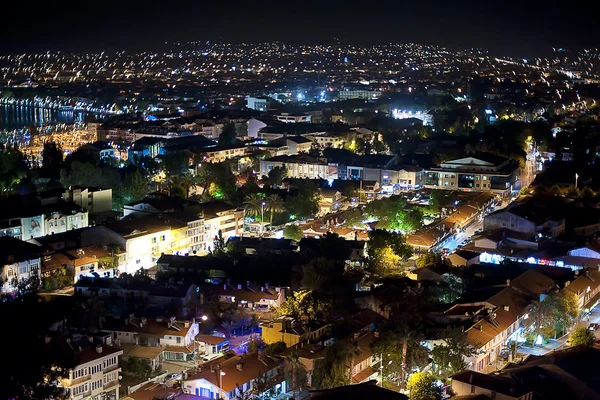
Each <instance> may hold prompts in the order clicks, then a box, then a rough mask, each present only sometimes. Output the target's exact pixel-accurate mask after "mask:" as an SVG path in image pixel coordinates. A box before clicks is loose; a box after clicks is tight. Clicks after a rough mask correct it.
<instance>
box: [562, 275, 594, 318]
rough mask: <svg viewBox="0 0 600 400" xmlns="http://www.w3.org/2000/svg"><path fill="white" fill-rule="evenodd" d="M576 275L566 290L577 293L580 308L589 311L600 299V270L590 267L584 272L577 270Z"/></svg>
mask: <svg viewBox="0 0 600 400" xmlns="http://www.w3.org/2000/svg"><path fill="white" fill-rule="evenodd" d="M575 275H576V278H575V279H574V280H573V282H570V283H568V284H567V285H566V286H565V288H564V290H566V291H567V292H571V293H573V294H575V295H576V296H577V306H578V307H579V310H580V311H583V312H586V313H588V312H589V311H590V310H591V309H592V308H594V307H595V306H596V305H597V304H598V299H600V271H598V270H597V269H592V268H590V269H586V270H585V271H583V272H582V273H580V272H579V271H575Z"/></svg>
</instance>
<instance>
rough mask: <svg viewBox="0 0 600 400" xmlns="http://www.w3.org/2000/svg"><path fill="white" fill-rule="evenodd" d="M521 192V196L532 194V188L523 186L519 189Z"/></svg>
mask: <svg viewBox="0 0 600 400" xmlns="http://www.w3.org/2000/svg"><path fill="white" fill-rule="evenodd" d="M519 194H520V195H521V196H531V189H529V188H528V187H527V186H525V187H523V188H521V190H520V191H519Z"/></svg>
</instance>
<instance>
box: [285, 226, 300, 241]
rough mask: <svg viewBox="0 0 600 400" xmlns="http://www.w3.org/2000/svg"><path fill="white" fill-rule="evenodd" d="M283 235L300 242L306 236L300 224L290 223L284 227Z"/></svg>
mask: <svg viewBox="0 0 600 400" xmlns="http://www.w3.org/2000/svg"><path fill="white" fill-rule="evenodd" d="M283 237H284V238H286V239H292V240H294V241H296V242H299V241H300V240H301V239H302V238H303V237H304V232H303V231H302V229H300V227H299V226H298V225H294V224H290V225H286V226H285V227H284V228H283Z"/></svg>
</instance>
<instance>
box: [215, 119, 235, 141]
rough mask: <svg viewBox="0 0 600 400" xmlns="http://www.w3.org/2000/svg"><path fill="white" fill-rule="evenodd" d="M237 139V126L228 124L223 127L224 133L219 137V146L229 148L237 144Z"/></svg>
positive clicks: (231, 123)
mask: <svg viewBox="0 0 600 400" xmlns="http://www.w3.org/2000/svg"><path fill="white" fill-rule="evenodd" d="M236 137H237V131H236V130H235V124H234V123H233V122H228V123H226V124H225V125H224V126H223V131H222V132H221V134H220V135H219V146H229V145H232V144H235V142H236Z"/></svg>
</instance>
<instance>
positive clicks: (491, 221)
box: [483, 199, 565, 239]
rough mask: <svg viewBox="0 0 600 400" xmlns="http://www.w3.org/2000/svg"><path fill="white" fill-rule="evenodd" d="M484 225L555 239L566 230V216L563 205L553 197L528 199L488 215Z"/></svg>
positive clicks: (488, 227) (485, 227) (486, 227)
mask: <svg viewBox="0 0 600 400" xmlns="http://www.w3.org/2000/svg"><path fill="white" fill-rule="evenodd" d="M551 203H554V204H551ZM483 227H484V229H485V230H495V229H503V228H505V229H510V230H511V231H516V232H521V233H526V234H529V235H531V236H538V235H539V236H540V237H544V238H547V239H555V238H557V237H558V236H559V235H561V234H562V233H564V232H565V218H564V216H563V215H562V210H561V205H560V204H558V203H555V202H554V201H553V200H552V199H549V200H547V201H537V200H528V201H525V202H522V203H519V204H517V205H515V206H512V207H507V208H505V209H502V210H499V211H496V212H493V213H491V214H490V215H487V216H486V217H485V218H484V220H483Z"/></svg>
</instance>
